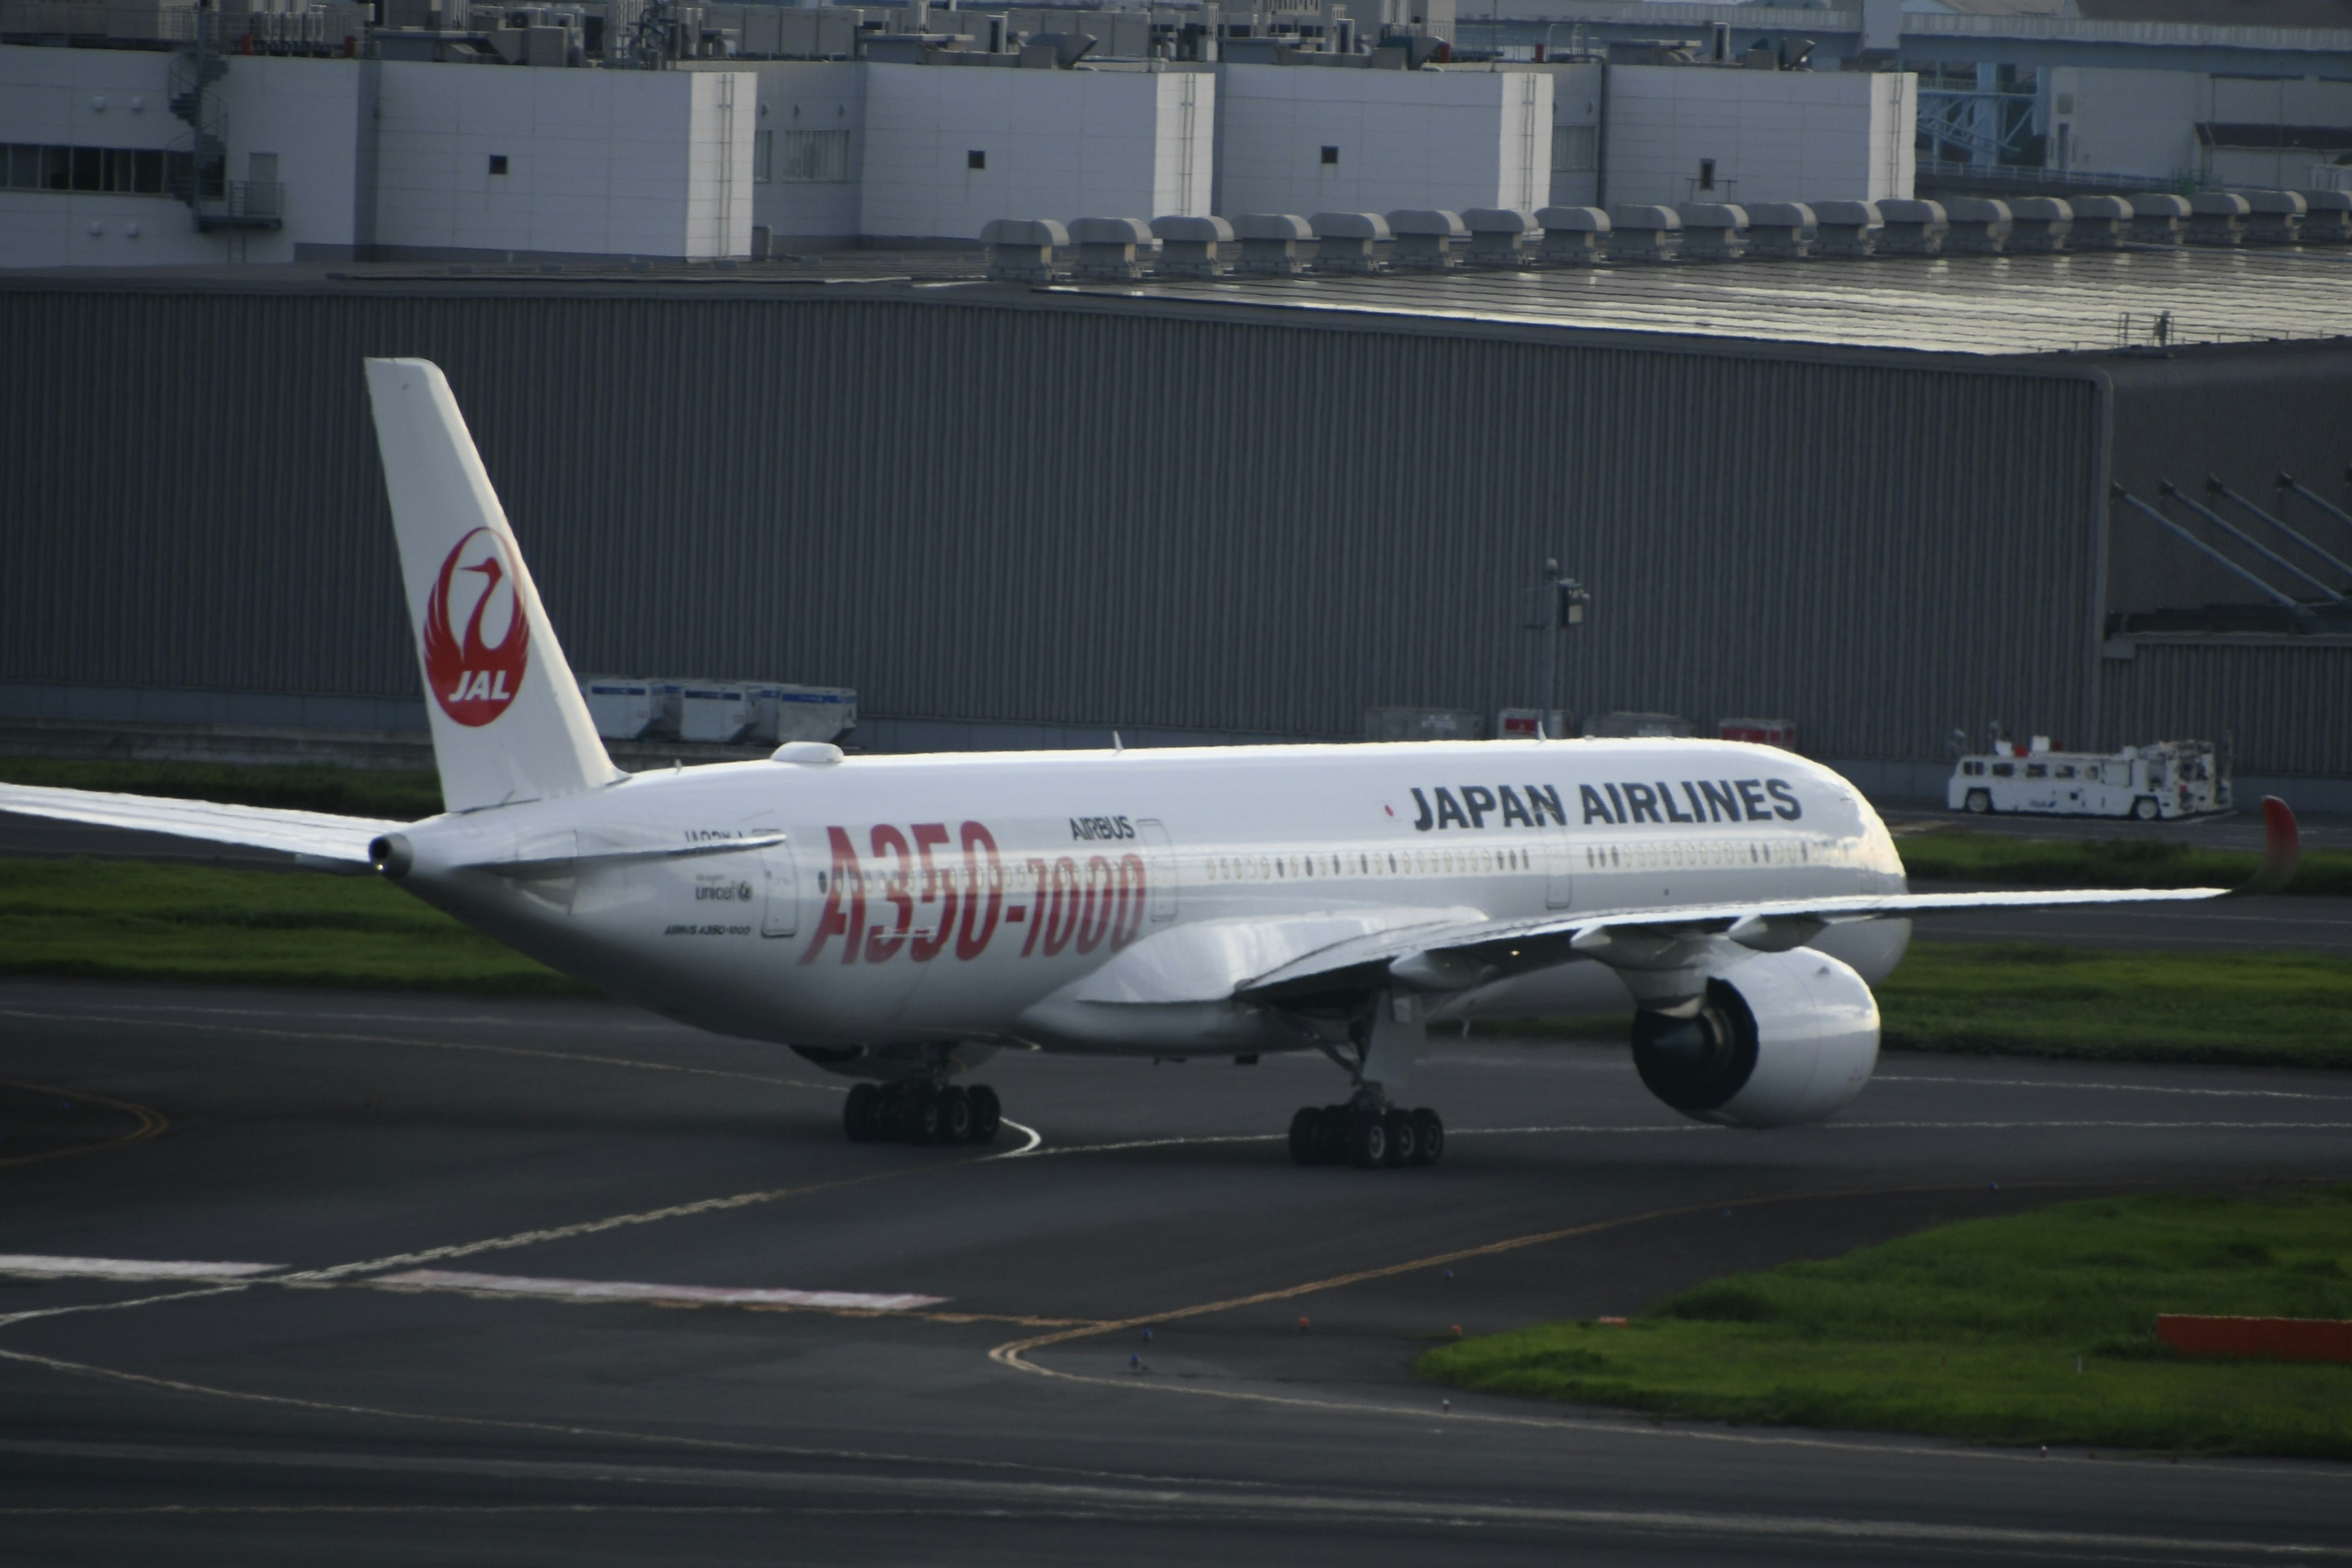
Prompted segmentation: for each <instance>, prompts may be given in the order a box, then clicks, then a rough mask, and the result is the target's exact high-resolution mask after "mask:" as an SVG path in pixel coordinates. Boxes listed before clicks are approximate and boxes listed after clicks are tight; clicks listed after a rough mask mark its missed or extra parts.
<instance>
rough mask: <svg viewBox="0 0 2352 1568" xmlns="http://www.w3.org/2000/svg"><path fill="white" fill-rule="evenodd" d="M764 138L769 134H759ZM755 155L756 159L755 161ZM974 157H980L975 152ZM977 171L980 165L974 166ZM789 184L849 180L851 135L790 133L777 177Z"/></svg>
mask: <svg viewBox="0 0 2352 1568" xmlns="http://www.w3.org/2000/svg"><path fill="white" fill-rule="evenodd" d="M760 134H761V136H762V137H765V136H766V135H767V132H764V131H763V132H761V133H760ZM756 156H757V155H756V154H755V160H756ZM972 156H973V157H975V158H977V157H980V156H981V154H980V153H973V154H972ZM971 166H972V167H973V168H975V169H977V168H979V167H981V165H980V164H978V163H974V164H972V165H971ZM773 177H774V178H775V179H776V181H778V182H779V183H780V184H787V185H839V184H847V183H848V180H849V132H846V131H787V132H784V157H783V163H782V165H781V166H780V167H778V168H777V169H776V170H775V173H774V176H773Z"/></svg>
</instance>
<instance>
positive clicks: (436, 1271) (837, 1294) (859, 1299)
mask: <svg viewBox="0 0 2352 1568" xmlns="http://www.w3.org/2000/svg"><path fill="white" fill-rule="evenodd" d="M368 1283H369V1284H371V1285H374V1286H377V1287H380V1288H382V1289H392V1290H461V1291H465V1292H467V1293H469V1294H478V1295H497V1296H540V1297H550V1298H554V1299H557V1300H569V1301H653V1302H657V1303H666V1304H667V1303H676V1304H678V1305H681V1306H695V1307H721V1306H723V1307H833V1308H848V1309H851V1310H864V1311H869V1312H903V1311H905V1310H908V1309H909V1308H912V1307H936V1306H938V1305H940V1303H941V1302H943V1301H945V1300H947V1298H946V1297H945V1296H916V1295H908V1294H900V1295H895V1296H884V1295H876V1294H873V1293H870V1292H866V1291H859V1290H783V1289H754V1288H736V1287H732V1286H725V1285H646V1284H639V1283H637V1282H635V1281H634V1280H626V1279H539V1278H537V1277H534V1276H531V1275H527V1274H468V1273H466V1272H464V1271H462V1270H459V1269H453V1268H411V1269H408V1270H406V1271H405V1272H404V1273H400V1274H386V1275H383V1276H380V1277H379V1278H377V1279H371V1280H369V1281H368Z"/></svg>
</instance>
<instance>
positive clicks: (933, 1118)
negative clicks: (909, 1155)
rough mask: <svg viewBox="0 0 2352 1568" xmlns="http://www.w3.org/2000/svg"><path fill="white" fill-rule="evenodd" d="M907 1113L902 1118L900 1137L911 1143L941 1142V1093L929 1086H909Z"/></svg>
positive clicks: (923, 1084) (924, 1084)
mask: <svg viewBox="0 0 2352 1568" xmlns="http://www.w3.org/2000/svg"><path fill="white" fill-rule="evenodd" d="M906 1107H907V1109H906V1113H905V1115H904V1116H903V1117H901V1118H900V1121H899V1127H898V1135H899V1136H900V1137H902V1138H904V1139H905V1140H906V1141H907V1142H909V1143H936V1142H939V1141H940V1110H941V1107H940V1091H939V1090H938V1089H933V1088H932V1087H931V1086H930V1085H929V1084H927V1083H919V1084H909V1085H908V1087H907V1100H906Z"/></svg>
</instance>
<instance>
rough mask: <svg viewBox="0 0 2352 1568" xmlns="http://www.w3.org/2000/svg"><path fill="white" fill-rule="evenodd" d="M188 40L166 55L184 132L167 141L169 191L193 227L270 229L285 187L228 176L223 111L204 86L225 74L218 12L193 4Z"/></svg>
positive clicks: (280, 217)
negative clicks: (169, 148) (182, 204)
mask: <svg viewBox="0 0 2352 1568" xmlns="http://www.w3.org/2000/svg"><path fill="white" fill-rule="evenodd" d="M193 20H194V23H195V26H194V28H193V29H192V35H191V37H190V39H189V41H188V42H186V43H184V44H182V45H181V46H180V48H179V50H178V52H177V53H175V54H174V55H173V57H172V65H171V72H170V76H169V78H168V81H169V86H168V88H167V92H168V95H169V97H168V101H169V103H170V107H171V110H172V112H173V115H175V116H177V117H178V118H179V119H181V120H184V121H186V122H187V125H188V129H187V132H185V133H184V134H183V135H181V136H180V137H178V138H177V139H176V140H175V141H174V142H173V146H172V152H173V158H172V159H171V162H170V164H169V168H170V171H171V174H170V184H171V191H172V194H173V195H175V196H177V197H178V198H179V199H180V200H182V201H184V202H185V203H187V204H188V211H189V212H190V213H191V214H192V215H193V216H194V219H195V225H196V228H197V229H198V231H200V232H202V233H205V234H209V233H211V232H212V231H213V230H215V229H219V228H226V229H256V228H260V229H275V228H280V227H283V226H284V224H285V205H286V197H285V189H286V188H285V186H283V185H282V184H278V182H277V181H275V180H268V181H254V180H236V181H232V180H231V179H230V178H229V177H228V110H226V108H224V107H223V106H222V104H221V102H220V100H218V99H217V98H215V97H213V96H212V95H211V94H210V93H209V92H208V91H207V89H209V88H211V86H212V85H213V83H215V82H216V81H218V80H220V79H221V78H223V77H225V76H226V75H227V74H228V61H227V60H226V59H224V58H222V57H221V51H220V22H221V17H220V14H219V13H218V12H217V11H215V10H212V9H211V8H210V7H208V6H199V7H198V8H197V9H196V10H195V12H194V16H193Z"/></svg>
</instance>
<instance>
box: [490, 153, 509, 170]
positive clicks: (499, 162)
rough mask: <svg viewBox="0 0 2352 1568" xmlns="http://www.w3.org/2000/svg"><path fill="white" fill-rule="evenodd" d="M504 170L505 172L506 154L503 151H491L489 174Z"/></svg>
mask: <svg viewBox="0 0 2352 1568" xmlns="http://www.w3.org/2000/svg"><path fill="white" fill-rule="evenodd" d="M506 172H507V155H506V154H505V153H491V154H490V173H491V174H505V173H506Z"/></svg>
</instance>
